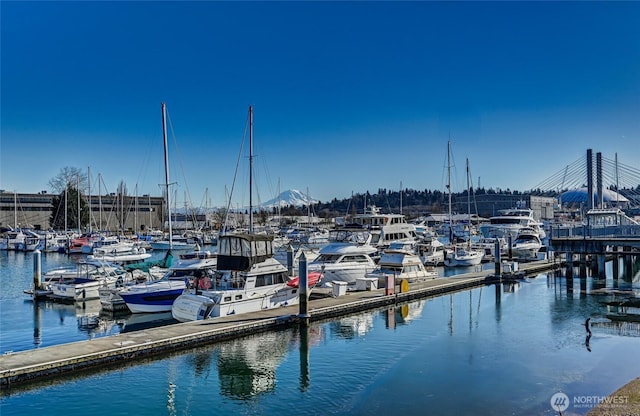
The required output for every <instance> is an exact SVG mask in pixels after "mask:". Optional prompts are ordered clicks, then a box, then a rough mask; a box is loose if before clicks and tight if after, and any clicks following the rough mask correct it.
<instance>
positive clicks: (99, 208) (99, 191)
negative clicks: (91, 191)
mask: <svg viewBox="0 0 640 416" xmlns="http://www.w3.org/2000/svg"><path fill="white" fill-rule="evenodd" d="M98 221H99V222H100V224H99V225H98V230H100V231H102V174H100V173H98Z"/></svg>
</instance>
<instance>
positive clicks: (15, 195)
mask: <svg viewBox="0 0 640 416" xmlns="http://www.w3.org/2000/svg"><path fill="white" fill-rule="evenodd" d="M13 228H14V229H17V228H18V193H17V192H16V191H13Z"/></svg>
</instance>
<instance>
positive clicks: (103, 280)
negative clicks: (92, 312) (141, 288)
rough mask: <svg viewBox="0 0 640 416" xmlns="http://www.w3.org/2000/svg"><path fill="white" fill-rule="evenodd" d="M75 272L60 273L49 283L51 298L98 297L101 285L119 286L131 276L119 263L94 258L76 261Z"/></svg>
mask: <svg viewBox="0 0 640 416" xmlns="http://www.w3.org/2000/svg"><path fill="white" fill-rule="evenodd" d="M75 273H76V276H75V277H72V278H66V277H64V275H62V276H61V277H60V278H59V280H58V281H51V282H50V283H49V286H48V287H49V288H50V289H51V292H52V293H51V297H52V298H54V299H59V300H68V301H85V300H91V299H99V298H100V294H99V289H100V288H101V287H107V288H114V287H116V286H121V285H124V284H125V283H126V282H128V281H129V280H130V278H131V275H130V274H128V273H127V272H126V271H125V270H124V269H123V268H122V267H121V266H120V265H117V264H113V263H105V262H102V261H97V260H95V259H92V260H86V261H84V262H80V263H78V268H77V270H76V272H75ZM45 276H46V275H45Z"/></svg>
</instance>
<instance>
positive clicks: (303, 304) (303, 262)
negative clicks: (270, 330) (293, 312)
mask: <svg viewBox="0 0 640 416" xmlns="http://www.w3.org/2000/svg"><path fill="white" fill-rule="evenodd" d="M298 269H299V270H300V276H299V278H298V289H299V290H300V292H299V293H298V295H299V296H300V309H299V313H298V317H299V318H300V322H301V323H302V325H309V317H310V316H309V276H308V274H307V256H306V255H305V254H304V251H303V252H302V253H301V254H300V260H299V267H298Z"/></svg>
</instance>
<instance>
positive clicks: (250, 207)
mask: <svg viewBox="0 0 640 416" xmlns="http://www.w3.org/2000/svg"><path fill="white" fill-rule="evenodd" d="M249 234H253V107H252V106H249Z"/></svg>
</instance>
